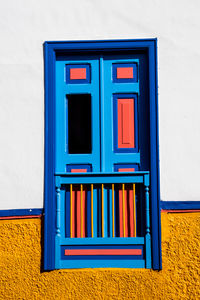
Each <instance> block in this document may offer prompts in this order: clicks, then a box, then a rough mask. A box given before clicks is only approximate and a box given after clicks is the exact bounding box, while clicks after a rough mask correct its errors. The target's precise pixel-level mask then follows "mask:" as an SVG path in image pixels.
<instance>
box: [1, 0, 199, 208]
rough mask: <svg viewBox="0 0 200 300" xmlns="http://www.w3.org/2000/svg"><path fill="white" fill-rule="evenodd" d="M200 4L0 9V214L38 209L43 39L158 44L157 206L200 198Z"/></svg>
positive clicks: (32, 4)
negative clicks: (137, 40) (1, 211)
mask: <svg viewBox="0 0 200 300" xmlns="http://www.w3.org/2000/svg"><path fill="white" fill-rule="evenodd" d="M199 12H200V2H199V1H198V0H190V1H186V0H182V1H181V0H168V1H158V0H154V1H148V0H138V1H134V0H126V1H121V0H103V1H102V0H101V1H97V0H82V1H81V0H73V1H69V0H68V1H66V0H58V1H52V0H40V1H37V0H29V1H27V0H18V1H15V0H7V1H1V3H0V37H1V47H0V131H1V132H0V136H1V144H0V209H12V208H40V207H42V206H43V170H44V150H43V149H44V84H43V48H42V44H43V42H44V41H45V40H76V39H78V40H80V39H123V38H131V39H134V38H151V37H157V38H158V47H159V48H158V60H159V115H160V167H161V178H160V180H161V199H162V200H166V201H167V200H175V201H177V200H180V201H181V200H182V201H183V200H200V188H199V180H200V175H199V169H200V118H199V115H200V92H199V86H200V49H199V48H200V39H199V32H200V18H199Z"/></svg>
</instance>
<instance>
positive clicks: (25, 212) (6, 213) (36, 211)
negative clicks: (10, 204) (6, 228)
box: [0, 208, 43, 217]
mask: <svg viewBox="0 0 200 300" xmlns="http://www.w3.org/2000/svg"><path fill="white" fill-rule="evenodd" d="M42 214H43V209H42V208H30V209H29V208H27V209H7V210H0V217H16V216H37V215H42Z"/></svg>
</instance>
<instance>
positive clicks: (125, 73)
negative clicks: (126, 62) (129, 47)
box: [117, 67, 133, 79]
mask: <svg viewBox="0 0 200 300" xmlns="http://www.w3.org/2000/svg"><path fill="white" fill-rule="evenodd" d="M123 78H124V79H127V78H133V67H123V68H120V67H119V68H117V79H123Z"/></svg>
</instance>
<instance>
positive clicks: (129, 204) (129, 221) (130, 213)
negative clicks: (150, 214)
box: [118, 168, 135, 237]
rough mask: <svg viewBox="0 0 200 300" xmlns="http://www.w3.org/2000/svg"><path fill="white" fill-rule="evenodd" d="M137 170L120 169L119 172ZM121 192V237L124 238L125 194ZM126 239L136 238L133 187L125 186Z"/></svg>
mask: <svg viewBox="0 0 200 300" xmlns="http://www.w3.org/2000/svg"><path fill="white" fill-rule="evenodd" d="M134 171H135V168H119V169H118V172H134ZM122 193H123V192H122V190H121V189H120V190H119V236H120V237H123V236H124V232H123V194H122ZM124 202H125V237H134V207H133V189H132V187H131V185H127V184H126V185H125V189H124Z"/></svg>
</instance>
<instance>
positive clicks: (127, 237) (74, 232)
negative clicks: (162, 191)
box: [55, 171, 151, 267]
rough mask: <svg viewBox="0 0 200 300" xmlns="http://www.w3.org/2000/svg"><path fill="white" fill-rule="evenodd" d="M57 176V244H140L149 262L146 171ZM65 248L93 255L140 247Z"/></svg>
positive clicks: (122, 251) (148, 262) (149, 239)
mask: <svg viewBox="0 0 200 300" xmlns="http://www.w3.org/2000/svg"><path fill="white" fill-rule="evenodd" d="M55 177H56V194H57V197H56V240H57V243H58V244H59V246H61V247H63V246H64V245H71V246H73V247H75V246H74V245H88V246H89V245H90V246H91V247H94V245H101V244H102V245H104V246H105V245H131V244H134V245H144V247H145V248H144V249H146V250H144V253H146V257H145V261H146V267H150V265H151V254H150V252H151V251H150V249H151V245H150V243H151V238H150V214H149V172H141V171H140V172H133V173H128V172H127V173H125V172H120V173H117V172H116V173H58V174H55ZM92 245H93V246H92ZM104 248H105V247H104ZM147 249H148V251H147ZM65 251H71V252H72V253H75V252H76V251H78V252H77V253H79V252H81V253H82V254H81V255H89V254H90V255H93V254H92V252H93V251H94V253H96V254H95V255H97V252H98V253H99V255H106V254H105V253H109V251H111V253H112V255H115V252H116V253H118V254H119V252H120V251H121V252H120V253H125V252H126V251H128V252H127V253H129V255H132V254H130V253H132V252H133V251H136V252H137V251H139V250H137V249H132V250H130V249H129V250H127V249H123V250H120V251H118V249H110V250H109V249H103V250H102V249H99V250H98V251H97V250H93V249H86V250H84V249H82V250H80V251H79V250H69V249H67V250H65ZM84 251H85V252H84ZM103 251H104V252H105V251H106V252H105V253H104V252H103ZM131 251H132V252H131ZM71 252H67V253H71ZM86 252H87V253H86ZM83 253H86V254H83ZM138 253H139V252H138ZM68 255H69V254H68ZM71 255H72V254H71ZM73 255H75V254H73ZM76 255H78V254H76ZM116 255H117V254H116ZM120 255H121V254H120ZM124 255H128V254H124ZM135 255H136V254H135Z"/></svg>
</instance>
